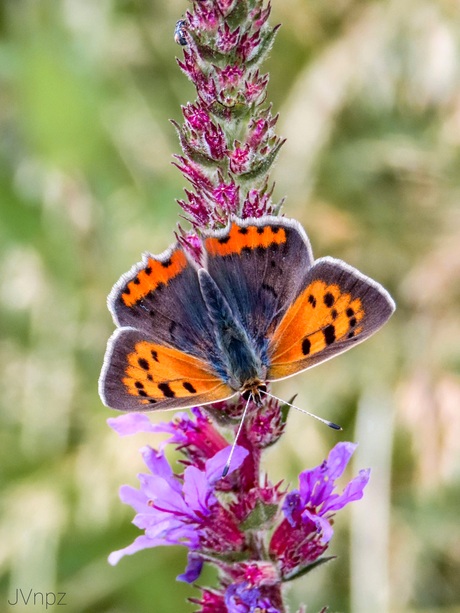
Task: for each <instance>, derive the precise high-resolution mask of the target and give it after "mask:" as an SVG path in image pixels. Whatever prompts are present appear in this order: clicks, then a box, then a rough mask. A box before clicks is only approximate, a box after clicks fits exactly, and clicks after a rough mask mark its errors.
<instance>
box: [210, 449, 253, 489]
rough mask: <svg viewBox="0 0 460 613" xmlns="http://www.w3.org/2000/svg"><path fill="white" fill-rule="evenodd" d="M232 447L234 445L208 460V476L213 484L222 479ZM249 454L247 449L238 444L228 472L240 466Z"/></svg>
mask: <svg viewBox="0 0 460 613" xmlns="http://www.w3.org/2000/svg"><path fill="white" fill-rule="evenodd" d="M231 448H232V446H231V445H229V446H228V447H225V448H224V449H221V450H220V451H218V452H217V453H216V455H214V456H213V457H212V458H210V459H209V460H207V462H206V477H207V479H208V482H209V483H210V484H211V485H213V484H214V483H216V481H219V479H222V472H223V470H224V467H225V465H226V463H227V460H228V456H229V455H230V451H231ZM248 454H249V451H248V450H247V449H245V448H244V447H240V446H239V445H236V447H235V450H234V452H233V456H232V460H231V462H230V468H229V471H228V473H227V474H230V473H232V472H233V471H235V470H236V469H237V468H239V467H240V466H241V464H242V463H243V461H244V459H245V458H246V456H247V455H248Z"/></svg>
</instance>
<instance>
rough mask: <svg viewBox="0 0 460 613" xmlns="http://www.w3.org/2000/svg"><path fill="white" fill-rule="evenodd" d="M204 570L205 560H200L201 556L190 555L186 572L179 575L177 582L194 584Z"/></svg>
mask: <svg viewBox="0 0 460 613" xmlns="http://www.w3.org/2000/svg"><path fill="white" fill-rule="evenodd" d="M202 568H203V560H202V559H201V558H200V556H198V555H196V554H194V553H189V554H188V560H187V568H186V569H185V572H184V573H182V575H179V576H178V577H177V580H178V581H185V582H186V583H193V582H194V581H196V580H197V579H198V577H199V576H200V575H201V570H202Z"/></svg>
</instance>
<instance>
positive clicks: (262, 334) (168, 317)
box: [99, 216, 395, 411]
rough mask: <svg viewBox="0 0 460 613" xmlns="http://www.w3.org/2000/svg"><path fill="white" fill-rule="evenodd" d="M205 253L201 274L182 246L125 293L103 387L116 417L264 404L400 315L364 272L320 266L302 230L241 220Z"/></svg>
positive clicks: (208, 242)
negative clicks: (285, 382) (277, 387)
mask: <svg viewBox="0 0 460 613" xmlns="http://www.w3.org/2000/svg"><path fill="white" fill-rule="evenodd" d="M202 248H203V266H202V267H200V266H198V265H197V264H196V263H195V262H194V261H192V259H191V258H190V257H189V256H188V254H187V253H186V251H185V250H184V248H183V246H181V244H179V243H177V244H174V245H172V246H171V247H170V248H169V249H168V250H167V251H165V252H164V253H162V254H160V255H150V254H145V255H144V258H143V261H142V262H141V263H139V264H137V265H135V266H134V267H133V268H132V269H131V270H130V271H129V272H128V273H126V274H124V275H123V276H122V277H121V279H120V280H119V281H118V282H117V283H116V284H115V286H114V288H113V290H112V292H111V293H110V295H109V298H108V306H109V310H110V311H111V313H112V315H113V319H114V321H115V324H116V325H117V329H116V331H115V332H114V334H113V335H112V337H111V338H110V339H109V342H108V345H107V351H106V355H105V359H104V365H103V369H102V373H101V377H100V380H99V392H100V396H101V398H102V401H103V402H104V404H105V405H107V406H108V407H112V408H114V409H119V410H122V411H149V410H156V409H175V408H177V409H178V408H187V407H191V406H196V405H205V404H208V403H212V402H216V401H221V400H225V399H227V398H230V397H232V396H233V395H235V394H238V393H239V394H241V395H242V396H243V397H244V398H250V397H252V398H253V399H254V400H255V401H256V402H258V403H260V398H261V396H260V394H261V393H263V392H264V391H266V387H267V383H269V382H271V381H276V380H278V379H284V378H286V377H290V376H292V375H295V374H297V373H299V372H302V371H304V370H306V369H308V368H311V367H312V366H315V365H316V364H318V363H320V362H324V361H325V360H328V359H330V358H332V357H333V356H335V355H337V354H339V353H342V352H344V351H347V350H348V349H350V348H351V347H353V346H354V345H356V344H357V343H360V342H362V341H363V340H365V339H366V338H368V337H369V336H370V335H371V334H373V333H374V332H376V331H377V330H378V329H379V328H380V327H381V326H382V325H383V324H384V323H385V322H386V321H387V320H388V318H389V317H390V316H391V314H392V313H393V311H394V309H395V304H394V302H393V300H392V298H391V297H390V295H389V294H388V292H387V291H386V290H385V289H384V288H383V287H382V286H381V285H379V284H378V283H377V282H375V281H373V280H372V279H370V278H369V277H366V276H365V275H363V274H362V273H360V272H359V271H358V270H356V269H355V268H352V267H351V266H349V265H348V264H345V263H344V262H342V261H341V260H337V259H334V258H331V257H324V258H320V259H318V260H314V259H313V255H312V250H311V247H310V242H309V240H308V237H307V235H306V234H305V231H304V230H303V228H302V226H301V225H300V224H299V223H298V222H297V221H295V220H292V219H287V218H284V217H273V216H265V217H261V218H258V219H244V220H243V219H239V218H237V217H234V218H232V219H231V220H230V222H229V223H228V225H227V226H226V227H225V228H223V229H220V230H215V231H209V232H207V233H205V234H204V235H203V237H202Z"/></svg>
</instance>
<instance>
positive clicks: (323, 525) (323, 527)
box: [302, 509, 334, 544]
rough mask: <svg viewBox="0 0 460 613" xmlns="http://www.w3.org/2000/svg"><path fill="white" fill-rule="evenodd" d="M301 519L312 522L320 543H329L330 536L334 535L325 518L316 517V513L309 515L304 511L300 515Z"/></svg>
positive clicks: (307, 511)
mask: <svg viewBox="0 0 460 613" xmlns="http://www.w3.org/2000/svg"><path fill="white" fill-rule="evenodd" d="M302 519H306V520H307V521H311V522H313V523H314V524H315V526H316V529H317V531H318V534H320V540H321V542H322V543H324V544H326V543H329V541H330V540H331V538H332V535H333V534H334V530H333V529H332V526H331V524H330V523H329V521H328V520H327V519H326V518H325V517H321V516H320V515H316V513H311V512H310V511H309V510H308V509H305V510H304V511H303V513H302Z"/></svg>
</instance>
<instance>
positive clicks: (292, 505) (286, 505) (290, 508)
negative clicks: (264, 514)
mask: <svg viewBox="0 0 460 613" xmlns="http://www.w3.org/2000/svg"><path fill="white" fill-rule="evenodd" d="M300 507H301V503H300V494H299V492H298V491H297V490H292V492H289V494H287V496H286V498H285V499H284V502H283V507H282V510H283V513H284V515H285V516H286V519H287V520H288V522H289V523H290V524H291V526H292V527H294V526H295V525H296V523H297V521H296V520H295V519H294V517H293V514H294V513H295V512H296V511H298V510H299V509H300Z"/></svg>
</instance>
